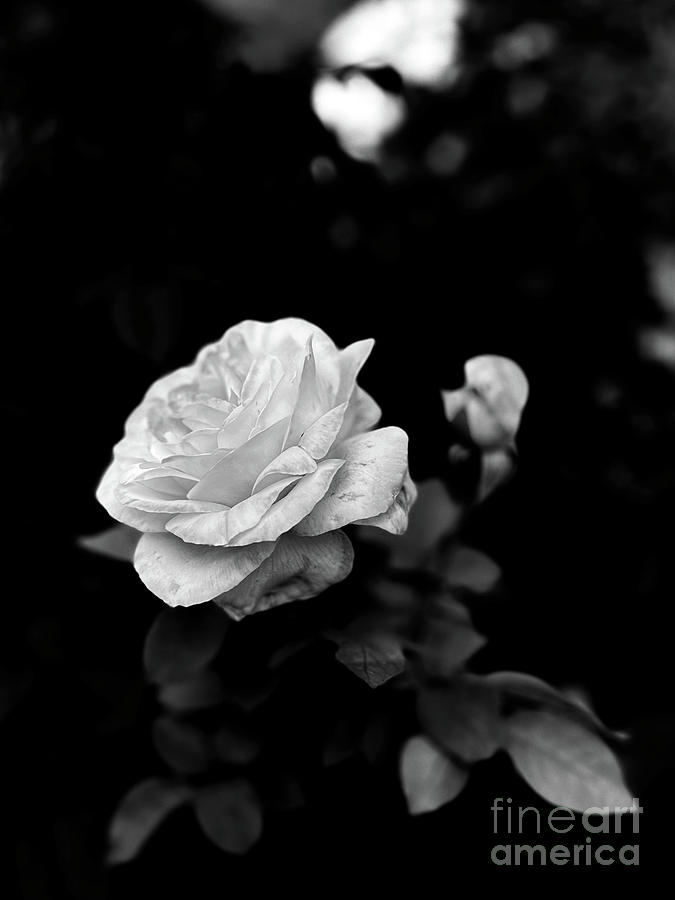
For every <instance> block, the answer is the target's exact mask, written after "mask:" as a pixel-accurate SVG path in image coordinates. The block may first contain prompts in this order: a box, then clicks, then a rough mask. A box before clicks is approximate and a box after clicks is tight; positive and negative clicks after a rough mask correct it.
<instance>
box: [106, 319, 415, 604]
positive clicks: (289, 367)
mask: <svg viewBox="0 0 675 900" xmlns="http://www.w3.org/2000/svg"><path fill="white" fill-rule="evenodd" d="M373 343H374V342H373V341H372V340H364V341H357V342H356V343H354V344H351V345H350V346H349V347H347V348H346V349H344V350H338V348H337V347H336V346H335V344H334V343H333V341H332V340H331V339H330V338H329V337H328V336H327V335H326V334H325V333H324V332H323V331H322V330H321V329H320V328H317V327H316V326H315V325H312V324H310V323H309V322H306V321H304V320H302V319H280V320H278V321H276V322H272V323H264V322H254V321H245V322H241V323H240V324H239V325H236V326H234V327H233V328H230V329H229V330H228V331H227V332H226V333H225V335H224V336H223V337H222V338H221V340H220V341H218V342H217V343H215V344H209V345H207V346H206V347H204V348H203V349H202V350H201V352H200V353H199V355H198V356H197V359H196V360H195V362H194V363H193V364H192V365H190V366H186V367H185V368H182V369H178V370H177V371H176V372H173V373H172V374H170V375H167V376H166V377H164V378H160V379H159V380H158V381H156V382H155V383H154V384H153V385H152V387H151V388H150V390H149V391H148V392H147V394H146V395H145V397H144V399H143V401H142V402H141V404H140V406H138V407H137V408H136V409H135V410H134V412H133V413H132V414H131V415H130V416H129V418H128V420H127V422H126V427H125V435H124V437H123V439H122V440H121V441H120V442H119V443H118V444H117V445H116V446H115V448H114V456H113V461H112V463H111V465H110V466H109V468H108V469H107V471H106V473H105V474H104V476H103V478H102V480H101V483H100V485H99V487H98V491H97V497H98V499H99V501H100V502H101V503H102V504H103V506H104V507H105V508H106V509H107V511H108V512H109V513H110V515H111V516H113V518H115V519H117V520H118V521H119V522H122V523H124V524H125V525H128V526H131V527H132V528H134V529H137V530H138V531H140V532H143V534H142V536H141V538H140V540H139V542H138V545H137V547H136V551H135V555H134V565H135V567H136V570H137V572H138V573H139V575H140V577H141V579H142V580H143V582H144V583H145V584H146V585H147V587H148V588H149V589H150V590H151V591H152V592H153V593H155V594H156V595H157V596H159V597H161V598H162V600H164V601H166V603H168V604H170V605H171V606H189V605H192V604H194V603H202V602H205V601H208V600H216V601H217V602H218V603H219V604H220V605H221V606H222V607H223V608H225V609H226V610H227V611H228V612H229V613H230V614H231V615H232V616H234V617H235V618H240V617H241V616H243V615H246V614H247V613H250V612H255V611H257V610H260V609H266V608H268V607H270V606H277V605H279V604H280V603H285V602H288V601H289V600H294V599H304V598H306V597H311V596H315V595H316V594H318V593H320V592H321V591H322V590H323V589H324V588H326V587H327V586H328V585H330V584H333V583H335V582H337V581H340V580H342V579H343V578H345V577H346V576H347V575H348V574H349V572H350V571H351V567H352V561H353V551H352V547H351V544H350V542H349V540H348V538H347V537H346V535H345V534H344V533H343V532H342V531H339V529H340V528H342V526H344V525H348V524H350V523H358V524H363V525H375V526H377V527H379V528H383V529H385V530H386V531H389V532H392V533H395V534H400V533H402V532H403V531H405V528H406V526H407V514H408V509H409V508H410V505H411V504H412V502H413V501H414V499H415V488H414V486H413V484H412V482H411V480H410V478H409V476H408V462H407V445H408V439H407V435H406V434H405V432H403V431H401V429H400V428H395V427H389V428H379V429H377V430H374V431H372V430H370V429H372V428H373V427H374V426H375V425H376V424H377V422H378V420H379V418H380V415H381V412H380V409H379V407H378V405H377V404H376V403H375V401H374V400H373V399H372V398H371V397H370V396H369V395H368V394H367V393H366V392H365V391H364V390H363V389H362V388H360V387H359V386H358V385H357V384H356V377H357V375H358V373H359V370H360V369H361V366H362V365H363V364H364V362H365V361H366V359H367V358H368V356H369V354H370V352H371V350H372V348H373Z"/></svg>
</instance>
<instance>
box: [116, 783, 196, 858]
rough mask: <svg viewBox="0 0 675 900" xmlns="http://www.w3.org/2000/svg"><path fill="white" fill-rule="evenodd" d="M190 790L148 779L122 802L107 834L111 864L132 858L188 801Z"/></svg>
mask: <svg viewBox="0 0 675 900" xmlns="http://www.w3.org/2000/svg"><path fill="white" fill-rule="evenodd" d="M191 794H192V792H191V789H190V788H189V787H188V786H187V785H185V784H181V783H180V782H176V781H169V780H167V779H163V778H148V779H146V780H145V781H141V782H140V783H139V784H137V785H136V786H135V787H133V788H132V789H131V790H130V791H129V792H128V793H127V794H126V795H125V796H124V798H123V799H122V801H121V803H120V805H119V806H118V807H117V810H116V812H115V814H114V816H113V819H112V822H111V823H110V828H109V831H108V840H109V851H108V856H107V861H108V863H110V864H113V865H114V864H116V863H123V862H128V861H129V860H131V859H133V858H134V857H135V856H136V854H137V853H138V851H139V850H140V849H141V847H142V846H143V844H144V843H145V842H146V841H147V840H148V838H149V837H150V835H151V834H152V833H153V831H155V829H156V828H157V827H158V826H159V825H161V823H162V822H163V821H164V819H165V818H166V817H167V816H168V815H169V813H170V812H172V811H173V810H174V809H176V808H177V807H179V806H181V805H182V804H183V803H185V802H186V801H187V800H189V798H190V796H191Z"/></svg>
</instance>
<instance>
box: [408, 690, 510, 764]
mask: <svg viewBox="0 0 675 900" xmlns="http://www.w3.org/2000/svg"><path fill="white" fill-rule="evenodd" d="M498 700H499V694H498V692H497V691H496V690H494V689H492V688H490V687H489V686H486V685H484V684H483V683H482V682H481V679H480V678H478V677H477V676H469V675H466V676H464V678H463V679H462V680H461V681H457V682H456V683H454V684H452V685H449V686H448V687H443V688H428V689H426V690H423V691H422V693H421V694H420V696H419V700H418V708H417V711H418V715H419V719H420V723H421V724H422V726H423V727H424V729H425V731H427V732H428V734H429V735H430V737H431V738H432V739H433V740H434V741H435V742H436V743H437V744H438V745H439V746H441V747H443V748H444V749H445V750H448V751H449V752H451V753H452V754H454V755H456V756H458V757H459V758H460V759H461V760H464V761H466V762H477V761H478V760H480V759H487V758H488V757H490V756H492V755H493V754H494V753H496V752H497V750H498V749H499V748H500V746H501V744H502V724H501V720H500V716H499V703H498Z"/></svg>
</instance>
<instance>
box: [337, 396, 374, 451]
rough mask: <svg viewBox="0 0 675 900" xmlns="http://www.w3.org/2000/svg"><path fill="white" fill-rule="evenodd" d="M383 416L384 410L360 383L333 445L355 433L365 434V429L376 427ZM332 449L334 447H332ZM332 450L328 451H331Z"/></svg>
mask: <svg viewBox="0 0 675 900" xmlns="http://www.w3.org/2000/svg"><path fill="white" fill-rule="evenodd" d="M381 418H382V410H381V409H380V407H379V406H378V405H377V403H376V402H375V401H374V400H373V398H372V397H371V396H370V394H368V393H367V392H366V391H364V390H363V388H361V387H359V386H358V384H357V385H356V387H355V388H354V390H353V392H352V395H351V398H350V400H349V405H348V406H347V411H346V413H345V417H344V420H343V422H342V427H341V428H340V431H339V433H338V436H337V437H336V438H335V443H334V444H333V447H337V445H338V444H340V443H341V442H342V441H344V440H346V439H347V438H348V437H351V436H352V435H355V434H363V432H364V431H370V429H371V428H374V427H375V426H376V425H377V423H378V422H379V421H380V419H381ZM331 450H332V448H331ZM331 450H329V451H328V452H329V453H330V452H331Z"/></svg>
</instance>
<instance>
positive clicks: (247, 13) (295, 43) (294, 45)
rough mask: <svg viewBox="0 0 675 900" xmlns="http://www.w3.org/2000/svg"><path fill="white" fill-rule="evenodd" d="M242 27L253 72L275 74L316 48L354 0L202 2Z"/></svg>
mask: <svg viewBox="0 0 675 900" xmlns="http://www.w3.org/2000/svg"><path fill="white" fill-rule="evenodd" d="M202 2H203V3H204V4H205V5H206V6H208V7H210V8H211V9H213V10H214V12H216V13H220V14H221V15H223V16H226V17H228V18H231V19H233V20H234V21H235V22H238V23H240V25H241V26H242V31H241V35H240V37H239V41H238V54H239V56H240V57H241V59H242V60H243V61H244V62H245V63H246V64H247V65H249V66H250V67H251V68H252V69H254V70H256V71H262V72H268V71H271V72H274V71H278V70H280V69H282V68H284V67H285V66H287V65H288V64H289V63H290V62H291V61H292V60H293V58H294V57H296V56H298V55H299V54H301V53H303V52H305V51H307V50H308V49H309V48H311V47H313V45H314V44H315V43H316V41H317V40H318V38H319V37H320V35H321V33H322V31H323V30H324V28H325V27H326V26H327V25H328V23H329V22H330V21H331V20H332V19H333V17H334V16H336V15H337V14H338V12H340V11H341V10H342V9H344V8H346V7H347V6H349V5H350V3H353V2H354V0H202Z"/></svg>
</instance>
